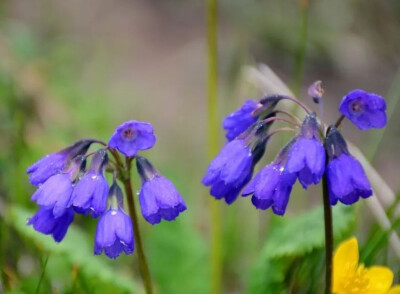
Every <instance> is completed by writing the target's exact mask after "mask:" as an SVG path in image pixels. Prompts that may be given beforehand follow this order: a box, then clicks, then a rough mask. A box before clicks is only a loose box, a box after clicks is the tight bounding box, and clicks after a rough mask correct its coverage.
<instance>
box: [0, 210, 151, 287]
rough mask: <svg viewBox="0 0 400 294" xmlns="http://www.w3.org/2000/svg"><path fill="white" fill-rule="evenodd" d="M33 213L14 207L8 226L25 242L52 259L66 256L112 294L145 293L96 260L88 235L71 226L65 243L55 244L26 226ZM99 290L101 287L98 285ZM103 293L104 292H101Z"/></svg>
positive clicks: (102, 261) (103, 262)
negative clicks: (29, 241) (22, 237)
mask: <svg viewBox="0 0 400 294" xmlns="http://www.w3.org/2000/svg"><path fill="white" fill-rule="evenodd" d="M32 215H33V213H32V212H29V211H27V210H25V209H23V208H20V207H12V208H10V211H9V216H8V217H7V218H6V219H8V220H9V225H12V226H14V227H15V229H16V230H17V231H18V232H19V233H20V234H21V235H22V236H25V237H26V238H29V239H31V240H32V241H33V242H34V243H35V244H36V246H37V247H39V248H41V249H42V250H44V251H46V252H48V253H49V254H50V256H51V255H54V254H55V255H63V256H65V257H66V258H67V259H68V260H69V262H70V263H71V264H74V265H76V266H78V267H79V269H80V271H81V272H82V273H83V274H84V275H85V277H86V278H87V279H91V280H95V281H94V284H95V285H97V284H98V282H102V283H103V284H104V285H107V288H108V286H110V287H111V289H113V293H143V291H142V290H141V289H140V288H139V287H138V285H136V284H135V283H134V282H133V281H132V280H131V279H128V278H126V277H124V276H123V275H121V273H118V271H116V270H115V269H113V268H112V267H111V266H110V265H109V264H108V263H106V262H105V259H104V257H103V256H94V255H93V249H92V243H93V241H92V240H90V239H89V238H88V235H87V233H85V232H83V231H82V230H80V229H79V228H78V227H77V226H75V225H71V226H70V228H69V230H68V234H67V235H66V237H65V239H64V240H63V241H62V242H60V243H56V242H54V241H53V239H52V238H51V237H50V236H46V235H43V234H40V233H38V232H36V231H35V230H33V229H32V227H30V226H27V225H26V220H27V219H28V218H29V217H30V216H32ZM97 287H99V285H97ZM98 290H101V289H98Z"/></svg>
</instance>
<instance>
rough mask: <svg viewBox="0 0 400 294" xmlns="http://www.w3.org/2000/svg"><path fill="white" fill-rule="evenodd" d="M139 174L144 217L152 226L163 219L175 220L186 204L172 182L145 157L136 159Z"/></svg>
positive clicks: (140, 198)
mask: <svg viewBox="0 0 400 294" xmlns="http://www.w3.org/2000/svg"><path fill="white" fill-rule="evenodd" d="M136 165H137V169H138V172H139V174H140V176H141V178H142V182H143V184H142V187H141V189H140V194H139V202H140V207H141V210H142V214H143V217H144V218H145V219H146V220H147V221H148V222H149V223H151V224H152V225H154V224H158V223H159V222H160V221H161V219H165V220H167V221H172V220H174V219H175V218H176V217H177V216H178V215H179V214H180V213H181V212H182V211H184V210H186V204H185V201H184V200H183V198H182V197H181V195H180V194H179V192H178V191H177V190H176V188H175V187H174V185H173V184H172V182H171V181H169V180H168V179H166V178H165V177H163V176H162V175H160V174H159V173H158V172H157V171H156V170H155V168H154V167H153V166H152V165H151V163H150V162H149V161H148V160H147V159H146V158H144V157H141V156H137V157H136Z"/></svg>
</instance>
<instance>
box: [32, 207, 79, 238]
mask: <svg viewBox="0 0 400 294" xmlns="http://www.w3.org/2000/svg"><path fill="white" fill-rule="evenodd" d="M73 220H74V212H73V210H72V209H71V208H69V209H67V210H65V211H64V213H63V214H61V215H60V216H59V217H57V218H55V217H54V215H53V211H52V210H51V209H47V208H45V207H40V208H39V210H38V211H37V212H36V214H35V215H34V216H33V217H31V218H30V219H29V220H28V222H27V225H32V226H33V228H34V229H35V230H36V231H38V232H40V233H42V234H45V235H52V236H53V239H54V240H55V241H56V242H61V241H62V239H64V236H65V234H66V233H67V231H68V227H69V225H70V224H71V223H72V221H73Z"/></svg>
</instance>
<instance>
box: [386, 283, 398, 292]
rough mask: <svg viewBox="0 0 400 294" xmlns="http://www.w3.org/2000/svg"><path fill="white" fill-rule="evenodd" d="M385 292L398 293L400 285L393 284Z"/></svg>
mask: <svg viewBox="0 0 400 294" xmlns="http://www.w3.org/2000/svg"><path fill="white" fill-rule="evenodd" d="M387 294H400V285H397V286H394V287H393V288H392V289H390V290H389V292H387Z"/></svg>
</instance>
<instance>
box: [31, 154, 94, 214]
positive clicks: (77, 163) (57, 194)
mask: <svg viewBox="0 0 400 294" xmlns="http://www.w3.org/2000/svg"><path fill="white" fill-rule="evenodd" d="M85 162H86V160H85V156H83V155H78V156H77V157H75V158H74V159H72V160H71V161H70V162H69V163H68V165H67V166H66V167H65V168H64V170H63V171H62V172H61V173H59V174H56V175H54V176H52V177H50V178H49V179H48V180H47V181H46V182H44V183H43V184H42V185H40V187H39V188H38V189H37V190H36V192H35V193H34V194H33V195H32V197H31V200H32V201H36V203H37V204H38V205H40V206H43V207H45V208H46V209H50V210H52V211H53V215H54V217H55V218H58V217H60V216H61V215H63V214H64V213H65V211H66V210H67V208H68V207H70V204H69V201H70V198H71V195H72V190H73V183H74V181H75V179H76V178H77V176H78V174H79V172H80V171H81V169H83V167H84V165H85Z"/></svg>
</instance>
